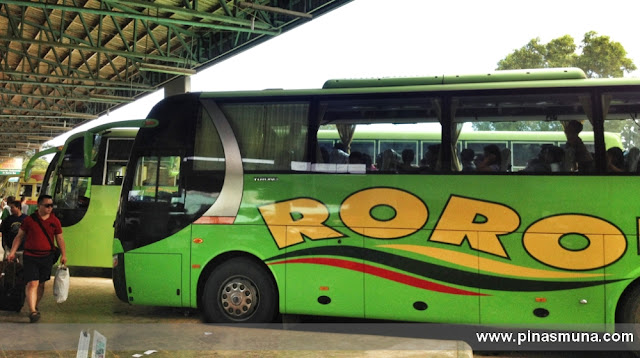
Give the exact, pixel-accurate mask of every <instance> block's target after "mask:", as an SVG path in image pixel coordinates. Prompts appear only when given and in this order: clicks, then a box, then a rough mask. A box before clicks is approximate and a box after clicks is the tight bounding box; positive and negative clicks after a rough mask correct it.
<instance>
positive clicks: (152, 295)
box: [125, 253, 182, 307]
mask: <svg viewBox="0 0 640 358" xmlns="http://www.w3.org/2000/svg"><path fill="white" fill-rule="evenodd" d="M125 262H126V263H127V264H126V266H125V271H126V277H127V295H128V297H129V303H132V304H139V305H155V306H172V307H180V306H181V305H182V269H181V268H182V255H180V254H157V253H125ZM152 267H156V268H160V269H158V270H150V269H149V268H152Z"/></svg>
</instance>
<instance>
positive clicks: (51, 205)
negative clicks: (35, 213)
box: [42, 204, 53, 208]
mask: <svg viewBox="0 0 640 358" xmlns="http://www.w3.org/2000/svg"><path fill="white" fill-rule="evenodd" d="M42 206H44V207H45V208H53V204H42Z"/></svg>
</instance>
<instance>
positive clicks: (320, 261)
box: [269, 257, 487, 296]
mask: <svg viewBox="0 0 640 358" xmlns="http://www.w3.org/2000/svg"><path fill="white" fill-rule="evenodd" d="M279 264H317V265H327V266H334V267H340V268H344V269H347V270H353V271H358V272H364V273H366V274H370V275H374V276H378V277H382V278H385V279H387V280H391V281H395V282H398V283H402V284H404V285H409V286H413V287H417V288H421V289H425V290H429V291H436V292H442V293H451V294H454V295H465V296H487V295H486V294H482V293H478V292H472V291H466V290H461V289H457V288H454V287H449V286H445V285H441V284H439V283H434V282H430V281H427V280H422V279H419V278H416V277H413V276H409V275H405V274H402V273H398V272H394V271H390V270H386V269H383V268H380V267H375V266H371V265H367V264H364V263H360V262H353V261H347V260H341V259H331V258H324V257H317V258H307V259H291V260H283V261H276V262H270V263H269V265H279Z"/></svg>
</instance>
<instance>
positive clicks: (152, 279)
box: [119, 154, 191, 307]
mask: <svg viewBox="0 0 640 358" xmlns="http://www.w3.org/2000/svg"><path fill="white" fill-rule="evenodd" d="M180 167H181V156H179V155H168V154H167V155H147V156H141V157H139V158H137V166H136V175H135V178H134V183H133V185H132V186H131V188H132V189H131V190H130V191H129V192H128V193H127V197H126V198H127V202H126V214H125V220H124V223H121V225H122V224H123V226H124V228H123V230H120V232H121V234H120V235H121V237H119V239H120V240H121V242H122V246H123V249H124V251H125V253H124V264H125V272H126V284H127V287H126V290H127V295H128V300H129V301H132V302H135V303H137V304H153V305H166V306H178V307H180V306H182V305H188V304H189V302H188V301H189V299H188V280H183V272H189V270H188V268H185V265H189V260H188V259H184V258H183V257H185V255H187V256H186V257H188V255H189V248H190V241H191V226H190V225H189V223H190V222H189V221H188V220H187V219H186V212H185V209H184V202H185V195H184V188H183V185H182V181H181V180H180V172H181V171H180ZM183 283H184V285H183Z"/></svg>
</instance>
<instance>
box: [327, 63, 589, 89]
mask: <svg viewBox="0 0 640 358" xmlns="http://www.w3.org/2000/svg"><path fill="white" fill-rule="evenodd" d="M586 78H587V75H586V74H585V73H584V71H582V70H581V69H579V68H549V69H532V70H506V71H496V72H492V73H485V74H470V75H453V76H448V75H446V76H445V75H443V76H432V77H414V78H400V77H396V78H371V79H333V80H328V81H327V82H325V83H324V86H322V88H362V87H393V86H429V85H446V84H463V83H486V82H515V81H542V80H583V79H586Z"/></svg>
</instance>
